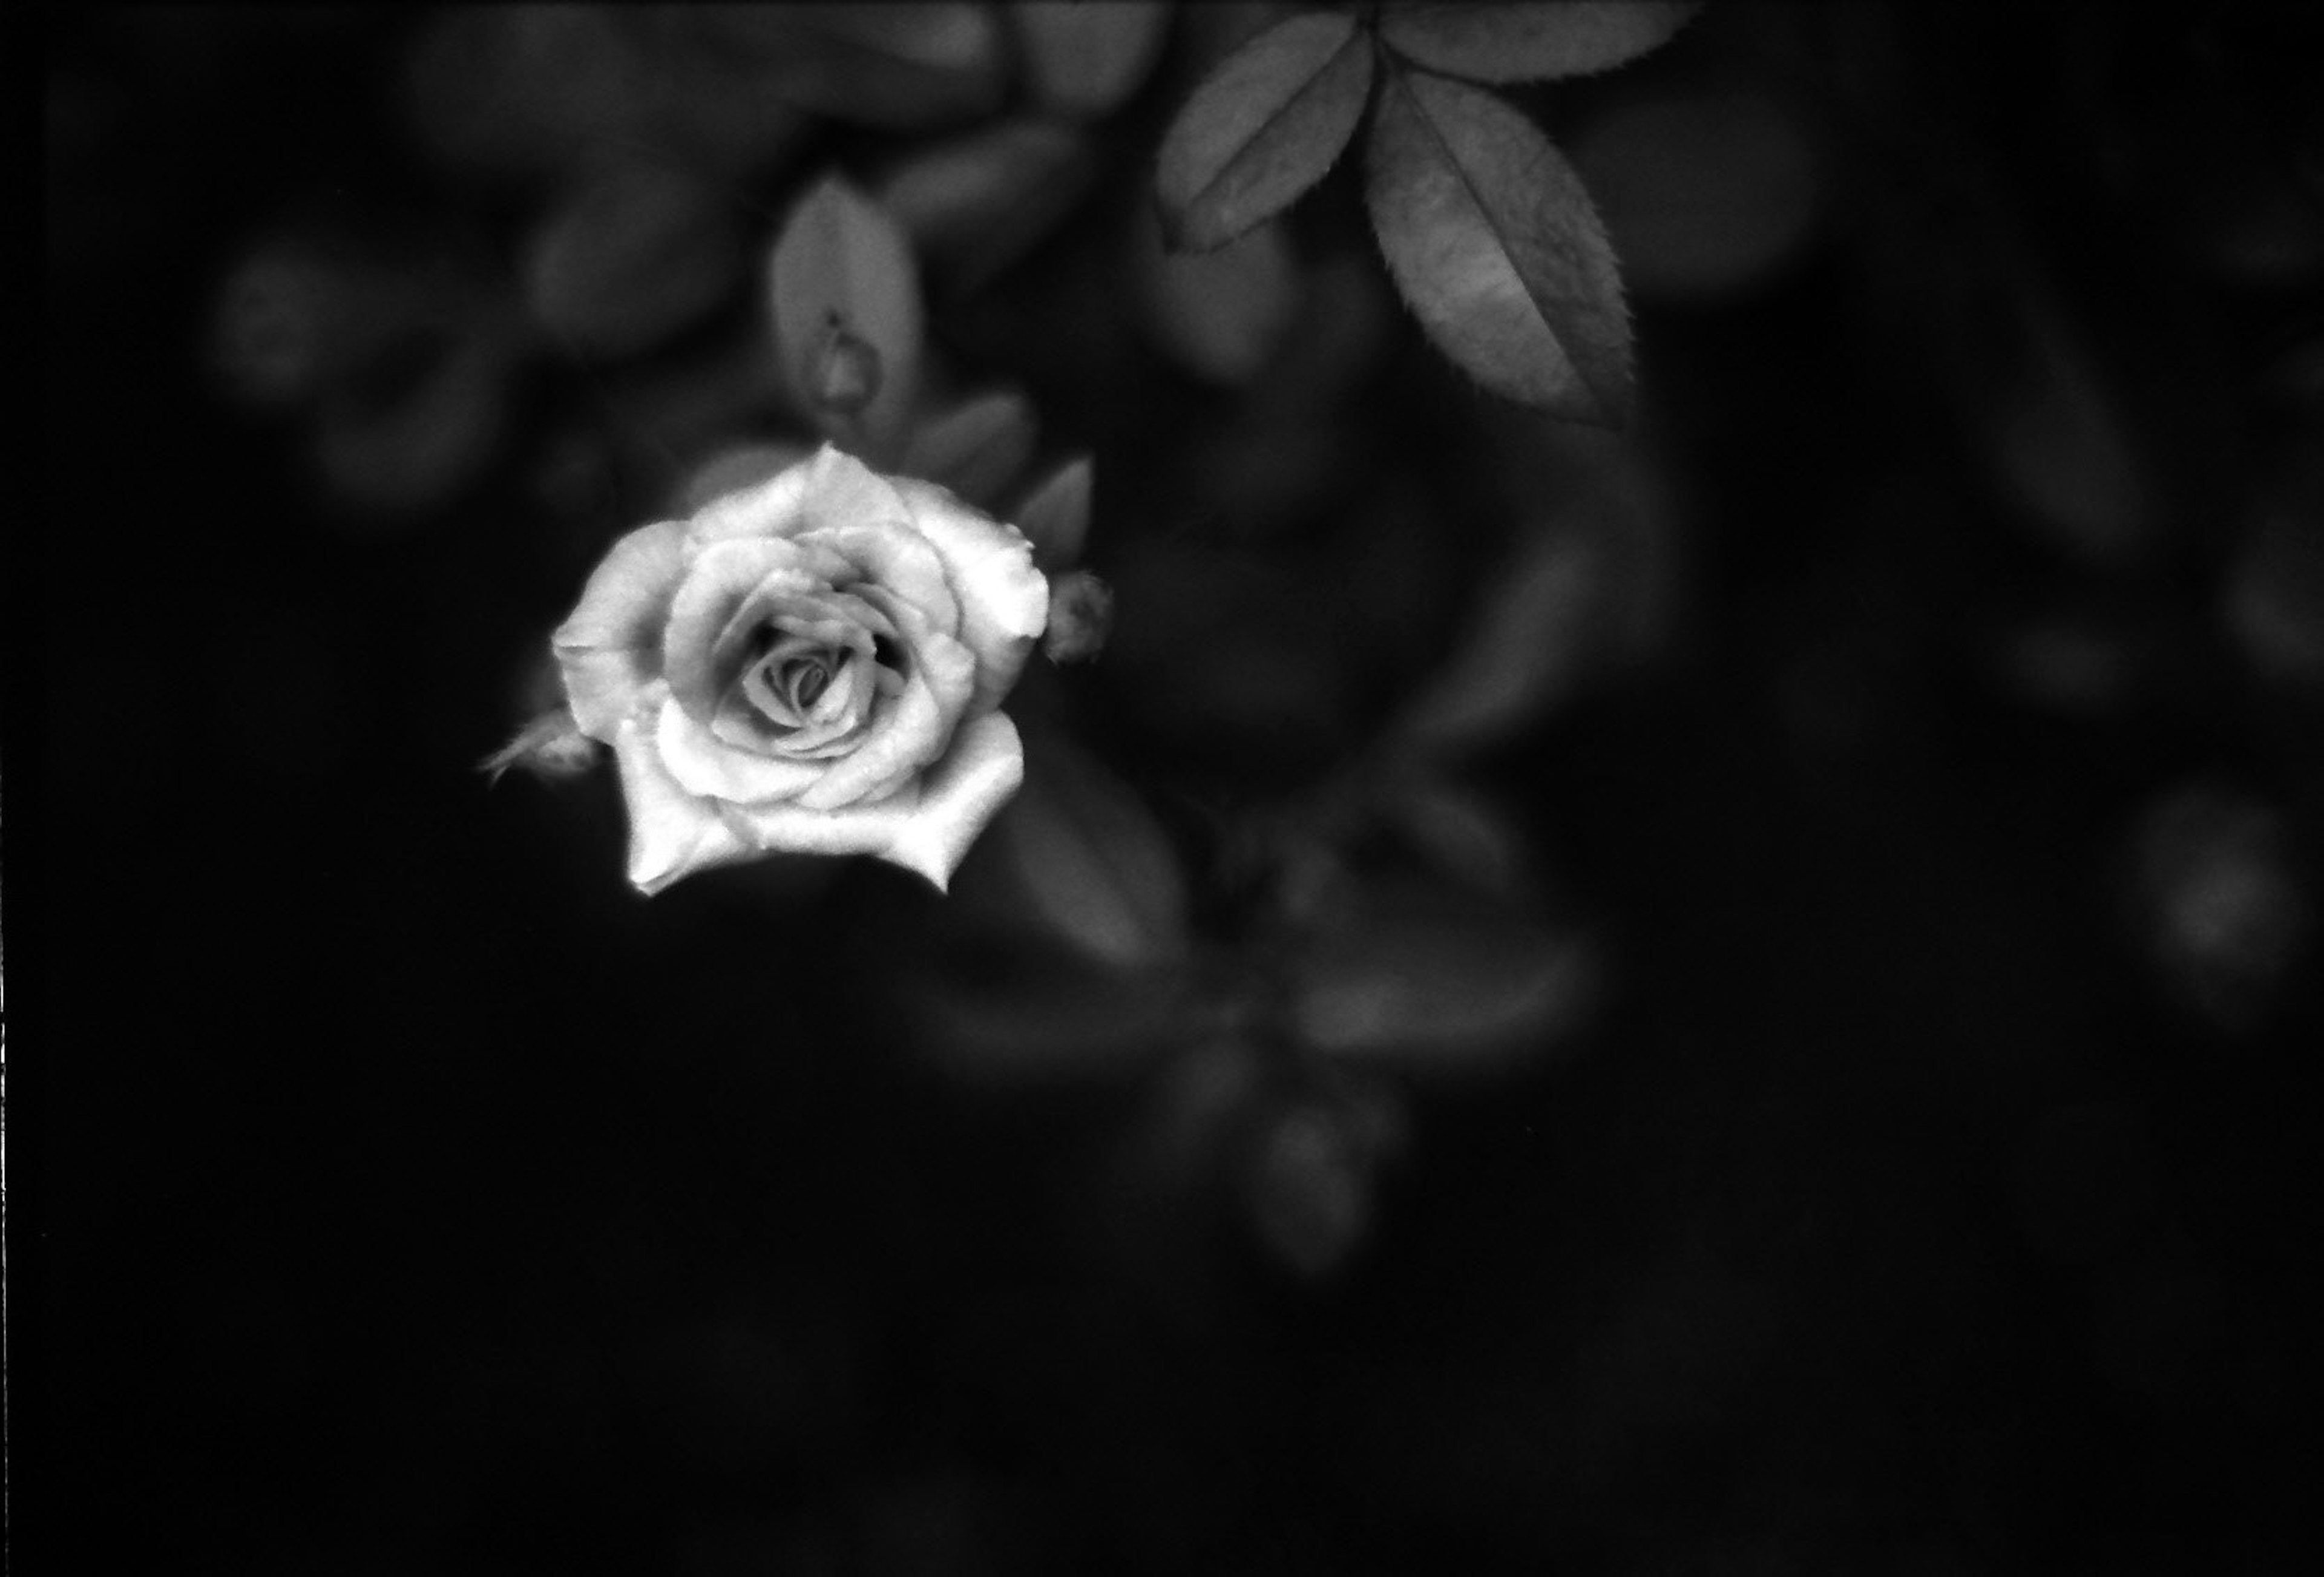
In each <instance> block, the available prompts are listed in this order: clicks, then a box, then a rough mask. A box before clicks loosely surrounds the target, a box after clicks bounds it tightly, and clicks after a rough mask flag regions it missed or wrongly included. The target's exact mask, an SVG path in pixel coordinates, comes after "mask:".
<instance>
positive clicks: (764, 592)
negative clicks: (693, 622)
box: [708, 554, 896, 688]
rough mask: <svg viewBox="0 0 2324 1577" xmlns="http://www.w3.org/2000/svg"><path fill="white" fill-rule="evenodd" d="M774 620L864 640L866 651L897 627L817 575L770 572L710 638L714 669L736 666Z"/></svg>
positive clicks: (836, 641)
mask: <svg viewBox="0 0 2324 1577" xmlns="http://www.w3.org/2000/svg"><path fill="white" fill-rule="evenodd" d="M830 557H831V558H834V559H835V560H836V561H837V562H838V564H839V566H840V567H841V569H842V570H843V571H844V569H845V567H846V564H845V561H844V559H839V558H838V555H836V554H833V555H831V556H830ZM770 623H771V624H773V625H774V626H776V627H777V628H778V629H779V630H781V631H782V632H784V633H785V634H787V635H797V636H800V637H803V638H805V639H807V640H810V641H821V642H822V643H823V644H824V645H826V646H843V645H844V646H859V645H860V646H861V647H862V650H864V651H866V652H869V651H870V650H871V636H874V635H886V636H890V637H893V636H894V634H895V633H896V632H895V630H894V629H893V628H892V627H891V626H890V623H889V622H888V620H887V617H886V615H884V614H881V613H875V612H873V611H872V610H871V607H870V606H869V605H868V604H865V603H864V601H863V600H862V598H861V597H858V596H854V595H850V594H848V593H845V592H835V591H831V590H829V589H827V588H825V586H821V585H820V584H817V583H816V581H808V582H806V583H797V582H795V581H794V580H793V578H792V576H790V575H788V573H786V574H783V575H778V576H770V577H769V578H768V580H767V582H766V583H765V584H764V585H762V586H761V587H760V589H759V590H757V591H755V592H752V594H751V595H749V596H747V597H745V598H743V599H742V602H741V603H740V604H737V605H736V607H735V609H734V613H733V617H732V618H730V619H728V620H727V621H726V627H725V628H724V629H723V630H721V631H719V632H718V639H717V640H716V641H713V642H712V643H711V648H710V658H709V661H708V667H709V669H710V670H711V671H712V672H715V673H720V674H724V673H728V672H731V671H732V670H733V669H735V668H737V667H738V666H739V664H740V660H741V656H742V651H743V650H744V649H745V648H747V647H748V646H749V645H750V643H751V641H752V639H753V638H754V637H755V636H756V635H757V634H758V632H759V631H760V630H761V628H762V627H763V626H765V625H767V624H770ZM722 688H723V686H722Z"/></svg>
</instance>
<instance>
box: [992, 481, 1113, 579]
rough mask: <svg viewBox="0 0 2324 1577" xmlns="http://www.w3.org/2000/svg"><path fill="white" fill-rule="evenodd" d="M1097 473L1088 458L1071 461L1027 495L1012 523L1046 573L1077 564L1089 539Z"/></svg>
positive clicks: (1013, 516) (1012, 516) (1013, 515)
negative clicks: (1027, 542)
mask: <svg viewBox="0 0 2324 1577" xmlns="http://www.w3.org/2000/svg"><path fill="white" fill-rule="evenodd" d="M1092 486H1093V472H1092V467H1091V466H1090V458H1089V457H1088V456H1087V455H1082V456H1079V457H1075V458H1074V459H1072V460H1068V461H1067V462H1065V464H1064V465H1063V466H1058V467H1057V469H1056V470H1055V471H1053V472H1051V473H1050V474H1049V476H1048V478H1047V480H1046V481H1044V482H1042V483H1041V484H1039V485H1038V486H1037V487H1035V488H1034V489H1033V490H1032V492H1030V493H1027V494H1026V495H1025V502H1024V503H1020V504H1019V505H1018V506H1017V508H1016V511H1015V512H1014V513H1013V514H1011V515H1010V523H1011V524H1012V525H1014V526H1015V527H1016V528H1017V529H1018V530H1020V531H1022V532H1024V533H1025V536H1026V539H1027V540H1028V541H1030V542H1031V543H1032V544H1033V560H1034V562H1035V563H1037V564H1038V565H1039V566H1040V567H1042V569H1044V570H1055V569H1058V568H1062V567H1065V566H1066V565H1069V564H1072V563H1074V562H1075V561H1077V560H1078V559H1079V558H1081V556H1082V542H1083V540H1084V539H1085V538H1087V537H1088V535H1089V522H1090V493H1091V488H1092Z"/></svg>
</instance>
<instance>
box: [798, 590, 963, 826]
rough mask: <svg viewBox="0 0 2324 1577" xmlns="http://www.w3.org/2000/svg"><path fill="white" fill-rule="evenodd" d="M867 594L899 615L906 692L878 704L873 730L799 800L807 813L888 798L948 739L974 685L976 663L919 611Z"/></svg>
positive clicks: (937, 753)
mask: <svg viewBox="0 0 2324 1577" xmlns="http://www.w3.org/2000/svg"><path fill="white" fill-rule="evenodd" d="M865 595H866V596H867V597H868V598H870V599H871V600H872V601H874V602H876V603H881V604H882V605H886V606H888V607H889V608H890V612H892V613H894V614H895V615H896V622H897V623H898V624H899V625H900V626H902V627H903V629H904V632H905V644H906V647H907V649H908V650H909V651H910V653H911V666H910V669H909V670H908V672H906V673H905V675H904V676H903V677H904V687H903V689H902V691H901V692H900V693H899V694H898V695H897V696H895V697H894V698H893V699H892V700H890V702H889V703H888V704H887V705H885V706H882V707H876V708H875V709H874V711H873V714H872V722H871V728H870V730H869V731H868V732H867V733H865V734H864V736H863V738H862V740H861V741H860V742H858V743H857V744H856V746H855V748H854V749H853V751H852V752H849V753H847V754H846V755H844V756H843V757H840V758H838V759H836V760H835V761H833V762H832V764H831V770H829V771H828V772H827V773H825V775H824V777H823V779H822V780H821V781H820V782H818V783H816V785H815V787H814V788H809V789H808V790H807V792H805V793H804V794H802V795H800V796H799V803H800V804H801V805H803V806H805V807H808V808H810V809H823V810H827V809H831V808H833V807H837V806H842V805H851V804H853V803H854V802H856V801H857V800H861V799H876V798H881V797H882V796H884V795H886V794H889V793H892V792H893V791H894V790H895V789H896V788H899V787H900V786H901V785H902V783H903V782H904V780H905V779H908V778H909V777H910V776H911V775H912V773H914V772H916V771H918V770H919V769H920V768H921V767H924V766H926V765H927V763H928V762H930V761H935V760H936V758H937V757H938V756H940V755H942V754H943V753H944V752H945V746H946V745H947V744H948V743H949V742H951V739H952V733H953V729H954V726H955V725H956V724H958V723H959V721H960V719H961V717H962V716H963V715H965V712H966V708H967V706H968V701H969V697H970V696H971V695H972V694H973V693H974V690H975V687H976V659H975V657H974V656H973V654H972V653H971V652H970V651H969V650H968V648H966V647H965V646H963V645H962V644H961V643H960V642H959V641H954V639H953V638H952V637H951V636H949V635H944V634H939V633H938V632H936V631H934V630H930V629H927V627H926V626H925V624H923V623H922V622H920V621H919V619H918V610H917V609H914V608H911V607H909V606H908V605H905V604H901V603H900V602H888V601H886V600H885V593H884V592H874V591H872V590H871V588H868V587H867V588H866V593H865Z"/></svg>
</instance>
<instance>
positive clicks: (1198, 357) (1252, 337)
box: [1131, 215, 1303, 388]
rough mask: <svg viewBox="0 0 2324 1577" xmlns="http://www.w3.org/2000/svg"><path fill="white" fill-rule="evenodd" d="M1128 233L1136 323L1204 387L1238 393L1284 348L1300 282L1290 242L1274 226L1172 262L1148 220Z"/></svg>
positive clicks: (1183, 255)
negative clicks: (1217, 386) (1215, 386)
mask: <svg viewBox="0 0 2324 1577" xmlns="http://www.w3.org/2000/svg"><path fill="white" fill-rule="evenodd" d="M1140 220H1141V222H1140V223H1139V224H1138V225H1136V226H1134V228H1135V230H1136V232H1137V234H1136V237H1135V239H1134V240H1133V243H1132V244H1133V246H1134V247H1135V248H1136V250H1135V252H1134V253H1133V254H1132V257H1131V263H1132V269H1133V273H1132V279H1133V282H1134V283H1135V285H1136V287H1137V291H1138V305H1139V309H1140V311H1139V324H1140V325H1141V326H1142V327H1144V328H1145V329H1146V331H1147V333H1148V336H1149V337H1151V339H1152V340H1153V342H1154V345H1155V348H1157V350H1159V351H1161V352H1162V353H1163V354H1164V355H1167V356H1168V357H1169V358H1170V359H1171V360H1172V361H1174V362H1176V364H1178V365H1179V366H1181V367H1183V368H1185V370H1186V371H1187V372H1189V373H1191V374H1194V376H1195V377H1197V378H1200V379H1202V380H1203V382H1205V383H1218V384H1222V385H1224V386H1226V387H1228V388H1239V387H1240V386H1241V385H1243V384H1245V383H1250V381H1251V380H1252V379H1254V378H1256V377H1258V376H1259V374H1261V373H1263V372H1265V371H1266V370H1267V369H1268V366H1269V365H1270V364H1272V363H1273V362H1274V360H1275V356H1276V353H1277V351H1279V350H1281V349H1282V348H1283V345H1284V341H1285V339H1286V337H1287V336H1288V335H1289V334H1290V331H1291V327H1292V324H1293V322H1294V321H1295V320H1296V318H1297V317H1298V315H1299V305H1300V297H1301V292H1302V288H1303V282H1302V281H1301V279H1300V276H1299V268H1298V264H1297V263H1296V261H1295V260H1294V258H1293V256H1292V253H1291V243H1290V242H1289V240H1287V239H1286V237H1285V235H1284V234H1283V232H1282V230H1280V229H1279V228H1277V227H1274V226H1268V227H1267V228H1265V229H1259V230H1252V231H1249V232H1247V233H1246V234H1245V235H1243V236H1242V237H1241V238H1240V240H1237V241H1235V242H1232V243H1231V244H1228V245H1225V246H1222V247H1220V248H1218V249H1217V250H1216V251H1214V252H1206V253H1201V254H1178V255H1176V256H1174V255H1172V254H1169V253H1167V252H1165V251H1164V250H1163V249H1162V238H1161V235H1160V234H1159V232H1158V230H1157V228H1156V227H1155V226H1154V224H1153V222H1152V220H1151V219H1150V218H1148V217H1145V216H1142V215H1141V216H1140Z"/></svg>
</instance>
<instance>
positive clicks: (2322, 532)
mask: <svg viewBox="0 0 2324 1577" xmlns="http://www.w3.org/2000/svg"><path fill="white" fill-rule="evenodd" d="M2222 595H2223V597H2224V599H2225V603H2226V613H2227V628H2228V630H2229V631H2230V632H2232V633H2233V634H2234V636H2235V638H2236V643H2237V644H2238V645H2240V646H2241V647H2242V648H2243V651H2244V656H2245V658H2246V660H2248V661H2249V662H2250V663H2251V664H2252V666H2253V667H2254V668H2255V669H2258V670H2259V671H2260V673H2262V674H2263V675H2264V676H2265V677H2267V678H2270V679H2273V680H2278V681H2289V682H2300V683H2306V684H2309V685H2311V686H2313V685H2324V522H2319V521H2318V520H2317V519H2316V518H2314V517H2309V518H2306V519H2302V518H2301V517H2300V516H2298V515H2296V514H2294V513H2292V512H2291V511H2290V510H2289V509H2288V508H2287V509H2285V510H2283V511H2282V512H2277V513H2272V514H2270V515H2268V516H2267V517H2266V518H2264V520H2263V521H2261V523H2260V525H2259V527H2258V529H2257V530H2254V531H2253V532H2252V533H2251V534H2250V535H2249V536H2248V537H2247V538H2246V540H2245V542H2244V545H2243V547H2242V549H2240V550H2239V551H2238V552H2237V553H2236V557H2235V559H2234V562H2233V563H2232V564H2231V565H2230V566H2229V567H2228V569H2227V582H2226V585H2225V586H2224V587H2223V589H2222Z"/></svg>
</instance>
